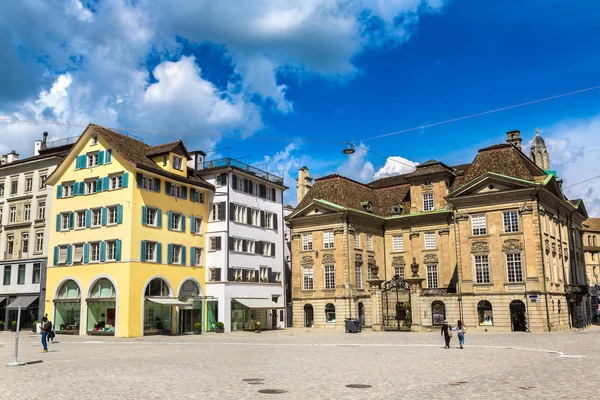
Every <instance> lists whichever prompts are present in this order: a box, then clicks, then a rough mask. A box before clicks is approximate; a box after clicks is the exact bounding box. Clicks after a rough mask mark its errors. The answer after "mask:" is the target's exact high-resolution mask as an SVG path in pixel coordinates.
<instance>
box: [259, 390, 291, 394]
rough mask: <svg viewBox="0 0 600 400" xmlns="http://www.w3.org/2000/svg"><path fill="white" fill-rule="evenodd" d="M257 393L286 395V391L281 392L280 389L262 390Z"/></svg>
mask: <svg viewBox="0 0 600 400" xmlns="http://www.w3.org/2000/svg"><path fill="white" fill-rule="evenodd" d="M258 393H263V394H282V393H287V391H285V390H281V389H262V390H259V391H258Z"/></svg>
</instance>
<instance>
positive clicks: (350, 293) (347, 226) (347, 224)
mask: <svg viewBox="0 0 600 400" xmlns="http://www.w3.org/2000/svg"><path fill="white" fill-rule="evenodd" d="M344 214H345V215H344V216H345V217H346V251H347V253H348V257H347V259H348V318H352V285H351V284H350V276H351V275H350V232H349V228H350V222H349V221H348V213H347V212H345V213H344Z"/></svg>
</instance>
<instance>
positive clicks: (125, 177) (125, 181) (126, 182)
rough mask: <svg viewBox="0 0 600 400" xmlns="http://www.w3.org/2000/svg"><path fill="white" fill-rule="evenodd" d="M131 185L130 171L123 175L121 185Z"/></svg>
mask: <svg viewBox="0 0 600 400" xmlns="http://www.w3.org/2000/svg"><path fill="white" fill-rule="evenodd" d="M128 185H129V173H128V172H125V173H124V174H123V175H121V186H122V187H124V188H126V187H127V186H128Z"/></svg>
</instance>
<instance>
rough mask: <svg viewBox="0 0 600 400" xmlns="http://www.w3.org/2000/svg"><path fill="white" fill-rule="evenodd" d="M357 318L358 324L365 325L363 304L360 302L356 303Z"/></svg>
mask: <svg viewBox="0 0 600 400" xmlns="http://www.w3.org/2000/svg"><path fill="white" fill-rule="evenodd" d="M358 319H359V320H360V324H361V325H362V326H365V305H364V304H363V303H362V301H361V302H359V303H358Z"/></svg>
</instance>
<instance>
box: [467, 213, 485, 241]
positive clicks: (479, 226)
mask: <svg viewBox="0 0 600 400" xmlns="http://www.w3.org/2000/svg"><path fill="white" fill-rule="evenodd" d="M471 228H472V233H473V236H479V235H487V220H486V216H485V214H479V215H472V216H471Z"/></svg>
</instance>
